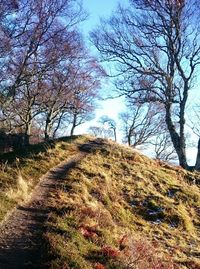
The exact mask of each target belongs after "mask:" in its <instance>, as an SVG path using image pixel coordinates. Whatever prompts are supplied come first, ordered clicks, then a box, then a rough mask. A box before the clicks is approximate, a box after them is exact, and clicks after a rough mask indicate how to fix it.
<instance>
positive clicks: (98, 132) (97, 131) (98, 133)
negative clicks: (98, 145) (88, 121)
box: [88, 126, 103, 137]
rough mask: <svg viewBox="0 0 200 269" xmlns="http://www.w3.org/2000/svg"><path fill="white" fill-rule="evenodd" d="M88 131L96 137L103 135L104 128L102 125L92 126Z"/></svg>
mask: <svg viewBox="0 0 200 269" xmlns="http://www.w3.org/2000/svg"><path fill="white" fill-rule="evenodd" d="M88 132H89V133H90V134H91V135H94V136H96V137H102V136H103V129H102V128H101V127H100V126H90V127H89V129H88Z"/></svg>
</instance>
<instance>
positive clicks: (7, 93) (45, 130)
mask: <svg viewBox="0 0 200 269" xmlns="http://www.w3.org/2000/svg"><path fill="white" fill-rule="evenodd" d="M0 5H1V7H0V10H1V13H0V18H1V20H0V44H1V47H0V88H1V91H0V127H1V130H3V131H4V132H7V133H24V134H25V135H27V137H28V138H29V137H30V138H31V137H32V136H33V135H35V134H38V133H39V134H41V133H42V134H43V136H44V137H45V139H50V138H54V137H55V136H56V133H57V131H58V130H59V129H60V128H63V127H65V128H66V127H68V126H71V127H70V128H71V131H70V132H71V134H73V132H74V129H75V127H77V126H78V125H79V124H81V123H83V122H84V121H86V120H87V119H88V118H91V116H92V113H93V111H94V106H95V101H96V99H97V97H98V91H97V89H98V88H99V86H100V78H101V76H103V71H102V69H101V68H100V65H99V64H98V63H97V61H96V59H95V58H94V57H93V56H91V55H90V52H89V51H88V49H87V47H86V46H85V45H84V40H83V37H82V35H81V34H80V31H79V30H78V27H77V26H78V25H79V24H80V23H81V22H82V21H83V20H85V19H86V17H87V14H86V13H85V12H84V10H83V7H82V4H81V2H79V1H71V0H43V1H39V0H38V1H37V0H36V1H35V0H24V1H17V0H16V1H11V0H8V1H0Z"/></svg>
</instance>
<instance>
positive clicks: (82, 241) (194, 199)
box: [0, 136, 200, 269]
mask: <svg viewBox="0 0 200 269" xmlns="http://www.w3.org/2000/svg"><path fill="white" fill-rule="evenodd" d="M89 141H90V144H89ZM91 142H92V143H93V147H91ZM79 151H86V152H88V154H87V155H86V157H85V158H84V159H83V160H82V161H81V162H80V163H79V164H78V165H76V167H75V168H73V169H71V170H70V171H69V173H68V175H67V176H66V178H65V179H63V183H62V185H61V187H60V188H59V189H56V190H55V191H54V192H53V193H52V194H51V199H50V201H48V203H49V205H48V206H49V208H50V214H49V217H48V221H47V223H46V232H45V234H44V253H45V255H46V258H47V259H48V261H49V263H50V268H52V269H68V268H74V269H92V268H94V269H105V268H106V269H136V268H137V269H161V268H162V269H173V268H190V269H198V268H200V192H199V186H198V185H197V184H194V182H195V181H199V178H200V175H199V174H195V173H191V172H187V171H185V170H183V169H182V168H180V167H174V166H170V165H169V164H166V163H161V162H158V161H155V160H151V159H149V158H147V157H145V156H144V155H142V154H140V153H139V152H138V151H136V150H133V149H131V148H128V147H125V146H121V145H118V144H116V143H113V142H111V141H106V140H102V139H98V140H95V139H93V138H91V137H81V136H80V137H73V138H68V139H67V138H65V139H60V140H57V141H54V142H52V143H50V144H40V145H36V146H32V147H30V148H29V149H27V150H26V151H25V152H16V153H9V154H4V155H2V156H1V172H0V190H1V194H0V197H1V204H0V219H1V220H3V219H4V218H5V216H6V214H7V213H8V212H9V211H10V210H11V209H12V208H14V207H15V206H16V205H17V204H18V203H22V202H23V201H25V200H26V199H27V198H28V197H29V195H30V193H31V191H32V189H33V188H34V186H35V185H36V184H37V183H38V181H39V179H40V177H41V176H42V175H43V174H44V173H46V172H47V171H48V170H49V169H50V168H51V167H53V166H55V165H57V164H58V163H59V162H61V161H63V160H66V159H70V158H71V157H72V156H73V155H74V154H76V153H78V152H79Z"/></svg>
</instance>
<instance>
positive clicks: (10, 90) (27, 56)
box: [0, 0, 200, 170]
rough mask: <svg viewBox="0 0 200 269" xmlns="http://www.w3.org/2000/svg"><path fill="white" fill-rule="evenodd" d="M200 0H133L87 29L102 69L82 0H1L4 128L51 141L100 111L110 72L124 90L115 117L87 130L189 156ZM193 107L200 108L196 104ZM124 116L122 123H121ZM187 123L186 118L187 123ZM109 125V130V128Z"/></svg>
mask: <svg viewBox="0 0 200 269" xmlns="http://www.w3.org/2000/svg"><path fill="white" fill-rule="evenodd" d="M199 13H200V3H199V1H197V0H192V1H189V0H137V1H136V0H130V1H129V5H128V6H127V7H125V6H122V5H120V4H119V5H118V7H117V9H116V11H115V12H114V13H113V14H114V15H113V16H112V17H110V19H104V20H103V19H102V20H101V23H100V25H99V27H98V28H96V29H95V30H93V31H92V32H91V41H92V43H93V45H94V46H95V47H96V49H97V50H98V51H99V55H100V60H101V61H104V62H107V63H108V64H109V65H110V68H109V70H111V73H109V70H106V72H107V73H106V72H105V71H104V70H103V68H102V67H101V65H100V64H99V61H98V60H97V59H96V58H95V57H93V56H92V55H91V52H90V51H89V50H88V48H87V47H86V45H85V42H84V38H83V36H82V35H81V33H80V31H79V30H78V29H79V25H80V24H81V22H83V21H84V20H86V19H87V13H86V12H85V11H84V9H83V6H82V2H81V1H72V0H58V1H56V0H43V1H39V0H36V1H33V0H23V1H17V0H15V1H14V0H13V1H12V0H8V1H4V0H1V1H0V89H1V90H0V130H1V132H3V133H4V134H5V133H6V134H18V133H19V134H20V133H23V134H24V135H25V137H26V139H27V144H28V143H29V140H30V139H32V140H33V137H34V136H38V137H43V138H44V139H45V140H49V139H52V138H55V137H56V136H59V134H60V133H61V131H62V130H63V129H66V128H68V130H69V134H70V135H73V134H74V130H75V128H76V127H77V126H79V125H81V124H83V123H85V122H86V121H88V120H91V119H93V118H94V117H95V114H94V111H95V107H96V102H97V100H98V98H99V96H100V92H99V89H100V86H101V79H102V78H103V77H105V76H106V75H107V76H108V77H109V76H111V77H112V80H113V78H114V84H115V87H116V92H117V94H118V95H119V96H125V102H126V111H124V112H121V113H120V115H119V122H118V123H116V122H115V121H114V120H113V119H111V118H110V117H109V115H106V116H105V117H102V118H101V119H100V121H99V122H100V123H101V125H102V126H103V125H104V124H107V129H105V128H104V129H102V127H99V126H91V127H90V130H89V131H90V133H93V134H94V135H98V136H112V137H113V138H114V140H117V131H118V130H122V132H123V135H124V142H126V143H128V145H130V146H132V147H138V146H141V145H151V147H152V146H153V148H154V152H155V157H156V158H158V159H164V160H172V159H176V158H178V161H179V164H180V165H181V166H182V167H183V168H185V169H191V168H192V169H193V168H195V169H196V170H199V169H200V141H199V143H198V145H196V147H197V148H198V154H197V158H196V164H195V167H190V166H189V164H188V158H187V156H186V150H187V146H188V145H189V141H188V135H187V129H188V128H190V129H191V130H193V132H194V133H195V134H196V135H197V136H198V137H199V131H198V130H199V127H198V126H199V125H198V119H199V116H198V111H199V109H197V110H196V112H195V117H194V118H193V119H192V121H191V120H190V122H188V118H190V117H189V116H188V115H190V113H191V111H190V110H189V109H188V106H189V96H190V94H191V93H193V92H194V91H196V93H198V89H197V86H198V74H199V66H200V22H199V15H200V14H199ZM197 107H199V106H198V105H197ZM119 124H120V127H119ZM188 126H189V127H188ZM106 132H107V133H106Z"/></svg>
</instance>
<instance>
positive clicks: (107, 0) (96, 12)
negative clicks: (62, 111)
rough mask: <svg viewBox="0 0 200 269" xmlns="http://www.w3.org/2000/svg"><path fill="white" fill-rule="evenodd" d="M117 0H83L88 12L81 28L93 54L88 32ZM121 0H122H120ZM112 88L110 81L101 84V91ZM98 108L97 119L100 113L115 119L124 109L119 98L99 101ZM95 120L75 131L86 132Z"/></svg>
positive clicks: (126, 0) (124, 0) (109, 11)
mask: <svg viewBox="0 0 200 269" xmlns="http://www.w3.org/2000/svg"><path fill="white" fill-rule="evenodd" d="M118 2H119V1H118V0H100V1H95V0H83V5H84V9H85V10H86V11H87V12H88V13H89V16H88V19H87V21H85V22H83V24H82V26H81V29H82V30H83V33H84V35H85V40H86V42H87V40H88V45H89V47H90V49H91V51H92V53H93V54H96V53H97V51H96V50H95V48H94V47H93V45H92V44H91V43H90V42H89V32H90V31H92V30H93V29H95V27H97V26H98V24H99V20H100V17H104V18H109V17H110V16H111V15H112V13H113V12H114V10H115V8H116V7H117V4H118ZM121 2H122V1H121ZM127 2H128V0H123V4H124V3H127ZM112 88H113V85H112V84H111V83H108V81H106V83H105V84H104V85H103V92H105V93H106V92H107V93H109V92H110V90H111V89H112ZM99 106H100V108H98V109H97V110H96V120H98V119H99V117H101V116H102V115H107V116H109V117H110V118H112V119H114V120H117V119H118V114H119V112H121V111H122V110H124V104H123V102H122V101H121V100H119V99H114V100H107V101H101V102H99ZM96 120H93V121H90V122H87V123H86V124H83V125H82V126H80V127H78V128H77V130H76V133H77V134H78V133H83V132H86V131H87V129H88V128H89V127H90V126H95V125H97V123H96Z"/></svg>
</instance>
